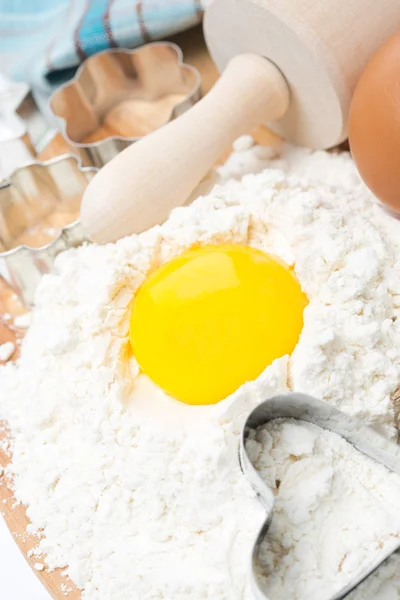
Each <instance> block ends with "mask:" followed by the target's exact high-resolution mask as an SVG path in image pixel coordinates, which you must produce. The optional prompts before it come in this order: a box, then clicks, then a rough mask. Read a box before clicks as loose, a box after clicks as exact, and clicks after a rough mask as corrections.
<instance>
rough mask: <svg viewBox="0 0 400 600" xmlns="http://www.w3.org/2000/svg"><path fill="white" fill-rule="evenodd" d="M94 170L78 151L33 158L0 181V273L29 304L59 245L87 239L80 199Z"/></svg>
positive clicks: (67, 246)
mask: <svg viewBox="0 0 400 600" xmlns="http://www.w3.org/2000/svg"><path fill="white" fill-rule="evenodd" d="M96 172H97V169H95V168H94V167H82V166H81V163H80V161H79V160H78V158H77V157H76V156H69V155H66V156H63V157H60V158H55V159H53V160H50V161H48V162H43V163H42V162H34V163H31V164H29V165H26V166H23V167H21V168H19V169H17V170H16V171H14V172H13V173H12V174H11V175H10V177H9V179H8V180H6V181H4V182H2V184H1V186H0V277H3V278H4V279H5V280H6V282H7V283H8V284H9V285H11V287H12V288H13V289H14V290H15V292H16V294H17V295H18V296H19V297H20V298H21V300H22V301H23V302H24V303H25V304H27V305H30V304H32V303H33V299H34V293H35V290H36V287H37V284H38V283H39V280H40V278H41V276H42V275H43V274H44V273H48V272H49V271H51V269H52V266H53V263H54V259H55V257H56V256H57V254H59V253H60V252H62V251H63V250H67V249H68V248H70V247H71V246H77V245H79V244H81V243H82V242H83V241H84V240H85V234H84V232H83V229H82V227H81V224H80V222H79V211H80V203H81V198H82V195H83V192H84V191H85V189H86V187H87V185H88V183H89V181H90V180H91V178H92V177H93V176H94V174H95V173H96Z"/></svg>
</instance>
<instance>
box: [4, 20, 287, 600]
mask: <svg viewBox="0 0 400 600" xmlns="http://www.w3.org/2000/svg"><path fill="white" fill-rule="evenodd" d="M169 39H170V41H173V42H175V43H176V44H178V45H179V46H180V47H181V48H182V49H183V52H184V59H185V62H187V63H189V64H192V65H194V66H195V67H197V69H198V70H199V71H200V73H201V77H202V93H203V94H205V93H206V92H207V91H208V90H209V89H210V88H211V87H212V86H213V84H214V83H215V81H216V80H217V79H218V72H217V69H216V68H215V66H214V64H213V63H212V61H211V59H210V56H209V54H208V51H207V49H206V46H205V44H204V39H203V34H202V30H201V27H196V28H194V29H191V30H189V31H186V32H184V33H181V34H178V35H176V36H174V37H172V38H169ZM252 133H253V135H254V137H255V139H256V141H257V142H258V143H260V144H262V145H271V144H274V143H276V142H277V140H278V138H277V136H275V135H274V134H272V133H271V132H270V131H268V130H267V129H266V128H265V127H259V128H257V129H256V130H255V131H253V132H252ZM70 152H71V147H70V146H69V145H68V144H67V143H66V142H65V141H64V139H63V137H62V136H61V135H60V134H57V135H56V136H55V137H54V138H53V139H52V140H51V142H50V143H49V144H48V145H47V146H46V148H45V149H44V150H43V151H42V152H41V154H40V155H39V157H38V158H39V159H40V160H49V159H50V158H54V157H55V156H59V155H61V154H65V153H70ZM230 152H231V148H227V149H226V152H224V154H223V156H221V157H220V159H219V160H218V163H217V164H222V163H223V162H224V161H225V160H226V158H227V157H228V156H229V154H230ZM24 312H25V309H24V307H23V306H22V305H21V304H20V303H19V301H18V299H17V298H16V296H15V294H14V292H13V290H12V289H11V288H10V287H9V286H7V285H6V284H5V282H4V281H3V280H1V278H0V344H1V343H4V342H7V341H12V342H14V343H15V345H16V350H15V352H14V354H13V356H12V360H14V359H16V358H17V356H18V351H19V346H18V343H19V341H20V340H21V339H22V337H23V335H24V331H23V330H21V329H18V328H16V327H15V326H14V324H13V317H15V316H17V315H21V314H23V313H24ZM8 315H10V317H11V318H10V317H9V316H8ZM5 316H6V318H5ZM0 364H2V363H1V362H0ZM0 425H1V424H0ZM5 438H6V427H5V424H3V428H1V427H0V442H1V440H2V439H5ZM9 460H10V457H9V455H8V454H7V453H6V452H4V451H2V450H0V465H1V466H2V467H5V466H6V465H7V464H8V462H9ZM10 487H11V485H10V482H9V481H8V480H7V477H6V476H5V475H2V476H1V470H0V507H1V508H0V510H1V512H2V514H3V516H4V519H5V521H6V523H7V525H8V528H9V529H10V531H11V533H12V534H13V536H14V539H15V541H16V543H17V544H18V546H19V548H20V550H21V551H22V553H23V555H24V557H25V558H26V560H27V561H28V562H29V564H30V565H31V566H32V568H34V564H35V563H37V562H40V563H42V562H43V559H44V557H40V559H38V558H35V557H32V556H31V557H30V556H28V553H29V551H30V550H31V549H32V548H34V547H35V546H36V545H37V541H38V540H37V538H36V537H34V536H32V535H29V534H27V533H26V528H27V525H28V524H29V520H28V519H27V516H26V512H25V508H24V506H22V505H16V502H15V498H14V497H13V493H12V490H11V489H10ZM35 573H36V575H37V576H38V577H39V579H40V580H41V582H42V583H43V585H44V586H45V587H46V588H47V590H48V591H49V593H50V594H51V595H52V597H53V598H54V599H55V600H62V599H65V598H68V600H79V599H80V598H81V594H80V591H79V590H78V589H77V588H76V587H75V586H74V585H73V584H72V583H71V582H70V581H69V580H68V579H67V578H66V577H64V576H63V575H62V569H57V570H55V571H52V572H48V571H46V569H44V570H43V571H36V570H35ZM61 586H67V588H68V589H70V590H71V591H70V593H69V594H68V596H66V595H65V591H64V592H63V591H62V590H61ZM64 589H65V588H64ZM0 596H1V593H0ZM116 600H118V599H116Z"/></svg>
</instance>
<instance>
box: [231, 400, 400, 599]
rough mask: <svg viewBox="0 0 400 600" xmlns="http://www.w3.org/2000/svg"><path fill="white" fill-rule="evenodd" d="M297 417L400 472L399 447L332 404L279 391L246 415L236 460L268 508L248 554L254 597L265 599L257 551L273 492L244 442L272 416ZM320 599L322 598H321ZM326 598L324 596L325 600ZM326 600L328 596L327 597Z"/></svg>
mask: <svg viewBox="0 0 400 600" xmlns="http://www.w3.org/2000/svg"><path fill="white" fill-rule="evenodd" d="M282 418H283V419H297V420H300V421H307V422H309V423H313V424H314V425H318V426H319V427H322V428H323V429H328V430H329V431H333V432H334V433H337V434H338V435H340V436H341V437H343V438H344V439H345V440H346V441H347V442H349V443H350V444H352V446H354V448H356V449H357V450H359V451H360V452H362V453H363V454H365V455H366V456H368V457H369V458H372V459H373V460H374V461H376V462H377V463H379V464H381V465H383V466H385V467H386V468H387V469H389V470H390V471H393V472H394V473H397V474H398V475H400V447H399V446H397V445H396V444H394V443H393V442H391V441H390V440H387V439H385V438H384V437H383V436H382V435H380V434H379V433H377V432H376V431H374V430H373V429H371V428H370V427H368V426H365V425H363V424H362V423H361V422H359V421H357V420H356V419H354V418H352V417H350V416H348V415H345V414H344V413H342V412H341V411H339V410H337V409H336V408H334V407H333V406H331V405H329V404H327V403H326V402H322V401H321V400H317V399H316V398H313V397H311V396H307V395H305V394H297V393H292V394H282V395H279V396H274V397H273V398H270V399H268V400H266V401H265V402H263V403H262V404H260V405H259V406H257V407H256V408H255V409H254V410H253V411H252V412H251V413H250V415H249V416H248V418H247V420H246V422H245V424H244V428H243V431H242V435H241V440H240V449H239V459H240V465H241V468H242V471H243V473H244V474H245V476H246V477H247V479H248V481H249V483H250V485H251V486H252V488H253V489H254V490H255V492H256V493H257V496H258V498H259V500H260V502H261V503H262V504H263V506H264V507H265V509H266V511H267V519H266V521H265V522H264V524H263V526H262V528H261V530H260V532H259V534H258V536H257V539H256V542H255V544H254V547H253V552H252V557H251V575H250V577H251V585H252V588H253V592H254V596H255V598H256V599H257V600H267V596H266V594H265V592H263V590H262V587H261V585H260V581H259V575H258V572H259V559H258V556H259V552H260V546H261V544H262V542H263V541H264V540H265V537H266V535H267V533H268V529H269V527H270V524H271V520H272V514H273V508H274V502H275V500H274V495H273V493H272V491H271V489H270V488H269V487H268V486H267V484H266V483H265V482H264V481H263V480H262V479H261V477H260V475H259V474H258V472H257V470H256V469H255V467H254V466H253V463H252V462H251V459H250V457H249V455H248V453H247V450H246V441H247V439H248V437H249V433H250V432H251V430H254V429H257V428H258V427H260V426H262V425H266V424H267V423H268V422H269V421H273V420H274V419H282ZM399 548H400V539H399V541H398V544H397V545H396V547H395V548H394V549H393V548H392V549H391V550H388V551H387V552H386V553H385V554H383V555H382V554H381V555H380V557H379V558H375V559H373V560H371V563H370V564H369V566H368V567H367V568H365V569H364V570H363V571H362V572H361V573H360V574H359V575H358V576H357V578H356V579H354V580H353V581H351V582H350V583H349V584H348V585H346V586H345V587H344V588H342V589H341V590H340V591H339V592H336V593H334V594H333V595H332V596H331V597H330V598H329V600H342V598H347V597H348V596H349V594H350V593H351V592H352V591H353V590H355V589H356V588H357V587H358V586H359V585H360V584H361V583H362V582H363V581H365V579H367V577H369V576H370V575H372V573H374V571H376V569H377V568H378V567H379V566H380V565H382V564H383V563H384V562H385V561H386V560H387V559H388V558H389V557H390V556H391V555H392V554H394V553H395V552H396V551H397V550H398V549H399ZM321 600H322V599H321ZM324 600H325V599H324ZM326 600H328V599H326Z"/></svg>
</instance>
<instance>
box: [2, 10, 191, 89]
mask: <svg viewBox="0 0 400 600" xmlns="http://www.w3.org/2000/svg"><path fill="white" fill-rule="evenodd" d="M201 17H202V0H142V1H140V0H0V64H1V71H2V72H3V73H5V74H6V75H7V76H9V77H10V78H12V79H14V80H17V81H26V82H28V83H29V84H31V85H32V86H33V87H35V86H39V88H40V87H42V89H43V88H46V87H47V88H54V87H55V86H57V85H58V84H59V83H62V82H63V81H65V80H66V79H68V78H70V77H71V76H72V75H73V73H74V70H75V69H76V67H77V66H78V65H79V63H80V62H82V60H84V59H85V58H86V57H87V56H90V55H92V54H94V53H96V52H99V51H100V50H104V49H106V48H113V47H118V46H121V47H130V48H133V47H135V46H139V45H141V44H143V43H145V42H148V41H151V40H156V39H160V38H163V37H165V36H167V35H171V34H172V33H176V32H178V31H181V30H183V29H186V28H188V27H191V26H193V25H195V24H196V23H199V22H200V20H201ZM48 91H49V90H48Z"/></svg>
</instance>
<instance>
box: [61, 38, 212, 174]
mask: <svg viewBox="0 0 400 600" xmlns="http://www.w3.org/2000/svg"><path fill="white" fill-rule="evenodd" d="M200 81H201V78H200V74H199V72H198V71H197V69H195V68H194V67H192V66H189V65H187V64H185V63H184V62H183V56H182V51H181V49H180V48H179V47H178V46H176V45H175V44H171V43H165V42H155V43H152V44H147V45H145V46H142V47H141V48H139V49H137V50H120V49H112V50H106V51H104V52H100V53H99V54H96V55H94V56H92V57H91V58H89V59H88V60H86V61H85V62H84V63H83V65H82V66H81V67H80V68H79V69H78V71H77V73H76V76H75V77H74V79H72V80H71V81H70V82H68V83H67V84H65V85H63V86H61V87H60V88H59V89H58V90H57V91H56V92H54V94H53V95H52V96H51V98H50V108H51V110H52V112H53V114H54V115H55V116H56V117H58V119H59V120H60V122H61V129H62V133H63V136H64V138H65V139H66V141H67V142H68V143H69V144H70V146H71V149H72V150H73V152H74V153H77V154H79V156H80V157H81V159H82V162H83V163H84V164H93V165H95V166H96V167H102V166H103V165H104V164H105V163H107V162H108V161H109V160H111V159H112V158H113V157H114V156H115V155H116V154H118V153H119V152H121V150H124V148H126V147H127V146H129V145H130V144H131V143H132V142H135V141H137V140H139V139H140V138H141V137H143V136H145V135H147V134H148V133H150V132H151V131H154V130H155V129H157V128H159V127H161V126H162V125H165V123H167V122H168V121H170V120H172V119H174V118H176V117H178V116H179V115H181V114H182V113H183V112H185V111H186V110H187V109H188V108H190V107H191V106H192V105H193V104H194V103H195V102H197V101H198V100H199V99H200Z"/></svg>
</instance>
